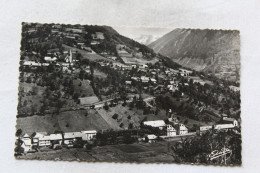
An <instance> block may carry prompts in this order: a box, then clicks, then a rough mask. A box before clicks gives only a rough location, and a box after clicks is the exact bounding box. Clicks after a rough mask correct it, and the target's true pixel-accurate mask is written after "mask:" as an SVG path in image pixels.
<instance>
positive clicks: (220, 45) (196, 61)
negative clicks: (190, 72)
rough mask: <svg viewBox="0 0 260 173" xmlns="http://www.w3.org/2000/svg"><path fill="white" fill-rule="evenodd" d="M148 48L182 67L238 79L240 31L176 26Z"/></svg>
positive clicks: (229, 78)
mask: <svg viewBox="0 0 260 173" xmlns="http://www.w3.org/2000/svg"><path fill="white" fill-rule="evenodd" d="M148 47H150V48H152V49H153V50H154V51H155V52H156V53H160V54H162V55H164V56H168V57H169V58H170V59H171V60H172V61H174V62H177V63H179V64H180V65H182V66H184V67H188V68H191V69H194V70H197V71H204V72H207V73H213V74H215V76H217V77H220V78H225V79H228V80H237V79H238V78H239V71H240V37H239V31H234V30H233V31H231V30H229V31H224V30H208V29H206V30H198V29H175V30H173V31H171V32H169V33H167V34H166V35H164V36H163V37H161V38H159V39H158V40H156V41H154V42H153V43H151V44H149V45H148Z"/></svg>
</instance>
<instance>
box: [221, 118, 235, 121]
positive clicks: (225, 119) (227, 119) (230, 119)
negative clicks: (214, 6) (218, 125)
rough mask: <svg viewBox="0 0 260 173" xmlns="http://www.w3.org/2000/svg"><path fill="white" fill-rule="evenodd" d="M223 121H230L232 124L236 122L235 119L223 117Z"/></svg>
mask: <svg viewBox="0 0 260 173" xmlns="http://www.w3.org/2000/svg"><path fill="white" fill-rule="evenodd" d="M223 121H230V122H233V121H235V119H234V118H227V117H223Z"/></svg>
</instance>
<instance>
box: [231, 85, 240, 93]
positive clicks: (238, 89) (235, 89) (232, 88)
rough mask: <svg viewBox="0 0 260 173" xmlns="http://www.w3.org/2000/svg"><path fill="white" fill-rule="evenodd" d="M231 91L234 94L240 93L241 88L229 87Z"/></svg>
mask: <svg viewBox="0 0 260 173" xmlns="http://www.w3.org/2000/svg"><path fill="white" fill-rule="evenodd" d="M229 89H230V90H232V91H234V92H239V91H240V88H239V87H236V86H232V85H231V86H229Z"/></svg>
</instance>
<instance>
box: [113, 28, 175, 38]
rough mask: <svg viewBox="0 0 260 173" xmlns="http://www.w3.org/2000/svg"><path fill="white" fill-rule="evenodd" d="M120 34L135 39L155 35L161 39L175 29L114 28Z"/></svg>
mask: <svg viewBox="0 0 260 173" xmlns="http://www.w3.org/2000/svg"><path fill="white" fill-rule="evenodd" d="M113 28H114V29H115V30H116V31H117V32H118V33H119V34H121V35H124V36H127V37H129V38H132V39H135V38H137V37H139V36H141V35H153V36H154V37H157V38H159V37H161V36H163V35H164V34H166V33H168V32H170V31H172V30H173V28H157V27H127V26H125V27H113Z"/></svg>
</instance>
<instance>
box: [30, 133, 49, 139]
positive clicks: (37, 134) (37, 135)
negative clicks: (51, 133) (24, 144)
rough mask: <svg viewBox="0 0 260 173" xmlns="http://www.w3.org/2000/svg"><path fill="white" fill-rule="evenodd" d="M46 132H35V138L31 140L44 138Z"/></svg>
mask: <svg viewBox="0 0 260 173" xmlns="http://www.w3.org/2000/svg"><path fill="white" fill-rule="evenodd" d="M46 135H47V133H46V132H36V134H35V136H34V137H33V138H41V137H43V136H46Z"/></svg>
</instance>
